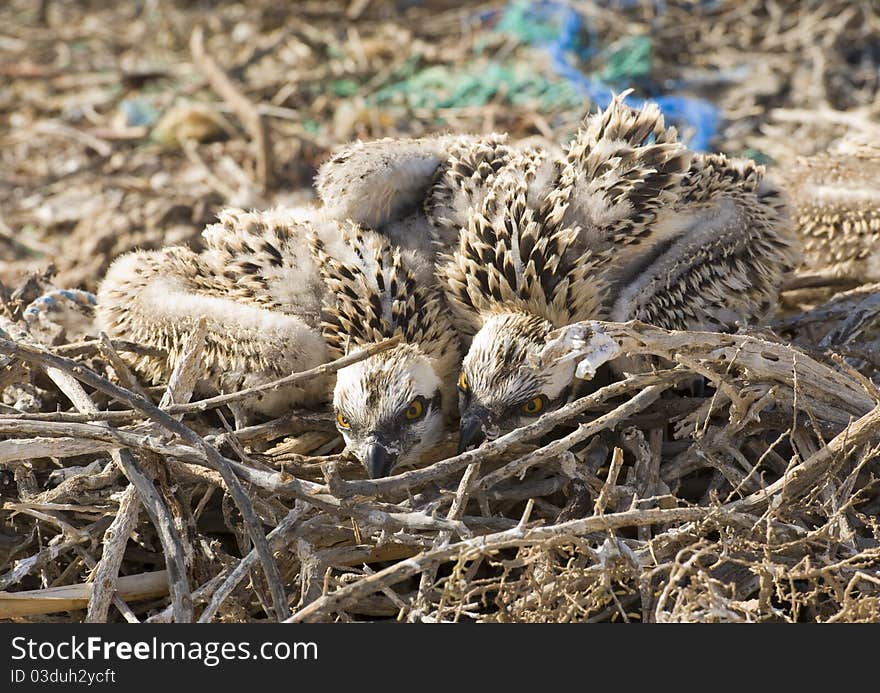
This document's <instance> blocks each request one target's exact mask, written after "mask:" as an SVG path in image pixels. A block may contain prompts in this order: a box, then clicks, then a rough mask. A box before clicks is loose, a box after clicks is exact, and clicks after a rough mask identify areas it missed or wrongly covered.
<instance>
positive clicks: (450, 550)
mask: <svg viewBox="0 0 880 693" xmlns="http://www.w3.org/2000/svg"><path fill="white" fill-rule="evenodd" d="M710 517H711V518H714V519H717V520H718V521H719V522H723V523H733V524H734V525H736V526H740V525H742V524H744V523H748V524H751V518H750V517H749V516H747V515H740V514H736V513H720V512H719V511H717V510H715V509H712V508H670V509H666V510H664V509H657V508H652V509H649V510H628V511H626V512H622V513H614V514H611V515H602V516H595V517H587V518H583V519H579V520H571V521H569V522H563V523H560V524H556V525H550V526H547V527H533V528H528V527H523V526H520V525H517V526H516V527H514V528H512V529H509V530H506V531H503V532H497V533H495V534H488V535H484V536H481V537H475V538H473V539H466V540H464V541H460V542H457V543H455V544H449V545H447V546H445V547H442V548H438V549H433V550H430V551H426V552H424V553H421V554H419V555H417V556H414V557H412V558H409V559H406V560H403V561H400V562H399V563H395V564H393V565H390V566H388V567H387V568H384V569H382V570H380V571H378V572H377V573H375V574H373V575H370V576H368V577H365V578H363V579H361V580H358V581H357V582H354V583H352V584H350V585H346V586H345V587H342V588H340V589H338V590H336V591H334V592H331V593H330V594H326V595H324V596H322V597H320V598H319V599H317V600H315V601H314V602H312V603H311V604H309V605H308V606H306V607H304V608H302V609H300V610H299V611H297V612H296V613H295V614H293V615H292V616H291V617H290V618H289V619H288V620H287V622H288V623H299V622H308V621H312V620H316V619H317V618H319V617H320V616H321V615H322V614H327V613H332V612H336V611H339V610H342V609H345V608H346V607H347V606H349V605H350V604H353V603H355V602H357V601H358V600H359V599H362V598H364V597H366V596H368V595H370V594H373V593H375V592H377V591H379V590H381V589H382V588H383V587H389V586H390V585H393V584H396V583H398V582H400V581H401V580H405V579H406V578H409V577H412V576H413V575H417V574H419V573H420V572H422V571H423V570H426V569H427V568H429V567H431V566H434V565H439V564H441V563H444V562H445V561H448V560H450V559H452V558H455V557H459V556H466V557H475V556H478V555H485V554H488V553H492V552H494V551H499V550H501V549H506V548H514V547H518V546H530V545H532V544H538V543H543V542H546V541H552V540H556V541H558V540H560V539H563V540H564V539H565V538H568V537H573V536H582V535H584V534H591V533H593V532H603V531H608V530H613V529H620V528H623V527H640V526H644V525H654V524H665V523H669V522H695V521H698V520H704V519H707V518H710Z"/></svg>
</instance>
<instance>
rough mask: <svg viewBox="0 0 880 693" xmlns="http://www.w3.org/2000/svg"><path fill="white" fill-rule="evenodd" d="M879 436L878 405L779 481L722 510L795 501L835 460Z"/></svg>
mask: <svg viewBox="0 0 880 693" xmlns="http://www.w3.org/2000/svg"><path fill="white" fill-rule="evenodd" d="M878 437H880V405H878V406H877V407H875V408H874V409H872V410H871V411H869V412H868V413H867V414H865V415H864V416H863V417H862V418H860V419H859V420H858V421H855V422H854V423H853V424H852V425H851V426H849V427H848V428H847V429H846V430H845V431H843V432H841V433H840V434H838V435H837V436H835V437H834V438H832V439H831V440H830V441H828V444H827V445H825V446H824V447H823V448H821V449H820V450H818V451H816V452H815V453H813V454H812V455H810V456H809V457H808V458H807V459H805V460H804V461H803V462H801V463H800V464H798V465H795V466H794V467H793V468H792V469H790V470H788V471H787V472H786V473H785V475H784V476H783V477H782V478H781V479H779V480H777V481H775V482H774V483H772V484H770V485H769V486H767V487H766V488H764V489H761V490H760V491H756V492H755V493H753V494H751V495H749V496H746V497H745V498H742V499H740V500H737V501H733V502H731V503H728V504H727V505H725V506H724V507H725V508H726V509H729V510H732V511H736V512H751V511H756V510H760V509H762V508H765V507H767V504H768V503H769V502H770V500H771V498H773V496H775V495H777V494H779V493H781V494H782V497H783V498H786V499H791V498H797V497H798V496H800V495H801V494H803V493H804V492H805V491H806V490H808V489H809V488H811V487H812V486H813V484H815V483H816V481H817V480H818V479H819V478H820V477H821V476H822V474H823V472H824V471H825V470H826V469H827V468H828V467H829V466H830V465H831V464H832V462H833V461H834V458H835V457H837V456H839V455H845V454H849V453H850V452H851V451H852V450H854V449H855V448H857V447H858V446H860V445H864V444H865V443H868V442H870V441H871V440H875V439H877V438H878Z"/></svg>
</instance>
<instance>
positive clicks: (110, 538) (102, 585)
mask: <svg viewBox="0 0 880 693" xmlns="http://www.w3.org/2000/svg"><path fill="white" fill-rule="evenodd" d="M139 511H140V503H139V500H138V493H137V488H136V487H135V486H134V484H129V485H128V487H126V489H125V491H124V492H123V493H122V498H121V499H120V500H119V510H118V511H117V512H116V517H115V518H113V522H112V523H111V524H110V526H109V527H108V528H107V531H105V532H104V540H103V542H102V545H103V547H104V550H103V551H102V553H101V560H100V561H98V564H97V569H96V571H95V577H94V580H93V581H92V582H93V583H94V587H93V588H92V594H91V596H90V597H89V606H88V610H87V611H86V623H104V622H105V621H106V620H107V612H108V610H109V609H110V602H111V601H113V598H114V596H115V595H116V585H117V580H118V578H119V567H120V566H121V565H122V557H123V555H124V554H125V546H126V544H128V537H129V535H131V532H132V530H133V529H134V528H135V526H136V525H137V519H138V514H139Z"/></svg>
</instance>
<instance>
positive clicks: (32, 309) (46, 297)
mask: <svg viewBox="0 0 880 693" xmlns="http://www.w3.org/2000/svg"><path fill="white" fill-rule="evenodd" d="M59 299H63V300H64V301H69V302H71V303H75V304H76V305H80V306H96V305H97V304H98V299H97V298H96V297H95V294H93V293H91V292H90V291H82V290H80V289H53V290H52V291H49V292H48V293H45V294H43V295H42V296H39V297H37V298H35V299H34V300H33V301H31V303H30V304H29V305H28V307H27V308H25V310H24V313H23V317H24V321H25V323H27V324H28V325H31V324H33V323H34V321H36V320H37V319H38V318H39V317H40V314H41V313H43V312H45V311H51V310H54V309H55V308H56V307H57V306H58V305H59V302H60V301H59Z"/></svg>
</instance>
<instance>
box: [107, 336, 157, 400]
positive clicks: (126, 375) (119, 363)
mask: <svg viewBox="0 0 880 693" xmlns="http://www.w3.org/2000/svg"><path fill="white" fill-rule="evenodd" d="M99 344H100V347H99V351H100V352H101V355H102V356H103V357H104V358H105V359H107V360H108V361H109V362H110V365H111V366H113V371H114V372H115V373H116V377H117V378H118V379H119V382H120V383H122V386H123V387H126V388H128V389H129V390H131V391H132V392H134V393H135V394H136V395H138V396H140V397H143V398H144V399H149V397H148V396H147V393H146V392H144V388H142V387H141V384H140V383H139V382H138V379H137V378H136V377H135V376H134V374H133V373H132V372H131V370H130V369H129V367H128V366H127V365H126V363H125V361H123V360H122V357H121V356H120V355H119V354H118V353H116V349H115V348H114V347H113V342H112V341H110V337H108V336H107V334H106V333H105V332H102V333H101V338H100V342H99Z"/></svg>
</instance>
